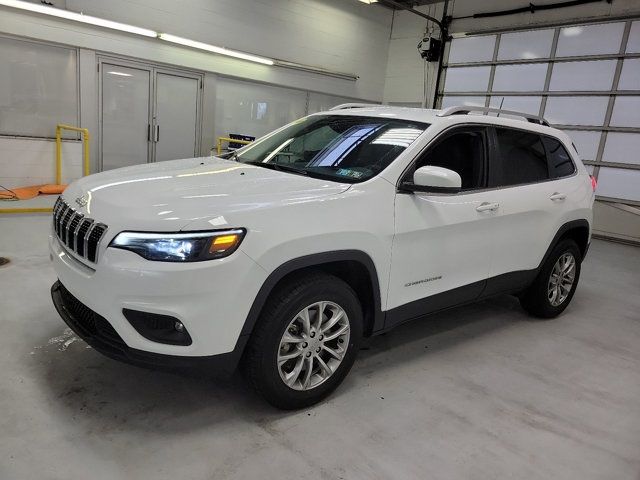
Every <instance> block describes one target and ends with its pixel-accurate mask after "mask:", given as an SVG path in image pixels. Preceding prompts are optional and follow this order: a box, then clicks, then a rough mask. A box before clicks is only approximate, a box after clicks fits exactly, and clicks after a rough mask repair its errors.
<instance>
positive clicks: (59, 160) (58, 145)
mask: <svg viewBox="0 0 640 480" xmlns="http://www.w3.org/2000/svg"><path fill="white" fill-rule="evenodd" d="M61 183H62V130H61V129H60V125H58V126H56V185H60V184H61Z"/></svg>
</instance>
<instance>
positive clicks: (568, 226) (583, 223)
mask: <svg viewBox="0 0 640 480" xmlns="http://www.w3.org/2000/svg"><path fill="white" fill-rule="evenodd" d="M574 228H586V229H587V231H588V232H589V233H591V225H589V222H588V221H587V220H585V219H580V220H571V221H570V222H567V223H565V224H563V225H562V226H561V227H560V228H559V229H558V231H557V232H556V234H555V236H554V237H553V240H551V243H550V244H549V248H547V251H546V252H545V254H544V256H543V257H542V260H541V261H540V264H539V265H538V268H537V269H536V271H537V272H539V271H540V269H541V268H542V266H543V265H544V263H545V262H546V261H547V258H549V255H551V250H553V249H554V248H555V246H556V245H557V244H558V242H559V241H560V238H562V236H563V235H564V234H565V233H567V232H568V231H569V230H573V229H574ZM588 249H589V242H587V245H586V247H585V250H584V255H583V256H582V258H583V260H584V257H585V256H586V255H587V250H588Z"/></svg>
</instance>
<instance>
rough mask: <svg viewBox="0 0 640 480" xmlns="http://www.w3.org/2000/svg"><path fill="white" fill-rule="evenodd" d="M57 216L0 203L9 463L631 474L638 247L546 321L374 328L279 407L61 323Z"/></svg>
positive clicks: (264, 473)
mask: <svg viewBox="0 0 640 480" xmlns="http://www.w3.org/2000/svg"><path fill="white" fill-rule="evenodd" d="M48 223H49V219H48V217H47V216H40V217H12V218H9V217H0V255H5V256H9V257H11V259H12V263H11V264H10V265H8V266H6V267H3V268H0V299H1V300H0V328H1V330H0V331H1V332H2V334H1V335H0V359H1V362H2V363H1V364H2V369H1V370H0V412H1V414H0V479H2V480H13V479H20V480H26V479H49V478H51V479H58V478H60V479H63V478H64V479H86V478H91V479H95V480H98V479H113V478H154V479H158V480H159V479H177V478H179V479H181V480H186V479H205V478H211V479H228V478H234V479H237V478H247V479H255V478H261V479H270V478H278V479H282V480H285V479H305V478H321V479H349V480H351V479H367V480H373V479H391V478H393V479H394V480H395V479H425V478H429V479H462V478H473V479H489V478H518V479H521V478H527V479H530V478H540V479H544V480H547V479H550V478H553V479H581V480H585V479H592V478H593V479H639V478H640V476H639V475H640V249H638V248H634V247H628V246H623V245H617V244H613V243H606V242H602V241H594V242H593V244H592V247H591V251H590V253H589V256H588V258H587V260H586V262H585V264H584V267H583V273H582V275H583V276H582V279H581V282H580V287H579V288H578V291H577V294H576V296H575V298H574V300H573V303H572V304H571V306H570V307H569V309H568V310H567V311H566V312H565V314H564V315H563V316H561V317H560V318H558V319H556V320H552V321H536V320H533V319H531V318H529V317H527V316H526V315H525V314H524V313H523V311H522V310H521V309H520V308H519V306H518V304H517V302H516V301H515V300H514V299H512V298H511V297H500V298H497V299H495V300H492V301H486V302H483V303H480V304H477V305H474V306H469V307H464V308H460V309H456V310H452V311H449V312H446V313H442V314H439V315H436V316H434V317H432V318H431V319H430V320H429V321H424V322H418V323H413V324H409V325H406V326H403V327H400V328H399V329H397V330H395V331H394V332H392V333H390V334H387V335H385V336H382V337H377V338H375V339H373V340H371V341H370V342H369V345H368V347H367V349H365V350H364V351H362V352H361V355H360V359H359V360H358V361H357V362H356V365H355V367H354V369H353V370H352V372H351V374H350V375H349V377H348V378H347V380H346V381H345V383H344V384H343V385H342V387H341V388H340V389H339V390H338V391H337V392H336V393H335V394H334V395H333V396H332V397H331V398H330V399H329V400H328V401H326V402H325V403H323V404H322V405H319V406H317V407H315V408H311V409H308V410H304V411H300V412H293V413H292V412H288V413H283V412H279V411H275V410H274V409H272V408H270V407H269V406H268V405H266V404H265V403H263V402H262V401H261V400H260V399H259V398H257V397H256V396H255V395H253V394H252V393H251V391H250V390H249V389H248V388H247V387H246V386H245V384H244V383H243V382H242V380H241V379H240V378H232V379H231V380H229V381H226V382H212V381H210V380H209V379H207V378H198V377H184V376H177V375H173V374H167V373H160V372H150V371H146V370H142V369H138V368H136V367H131V366H127V365H124V364H120V363H118V362H115V361H112V360H109V359H106V358H104V357H102V356H101V355H99V354H98V353H96V352H95V351H93V350H92V349H89V348H87V347H86V345H85V344H84V343H83V342H82V341H80V340H77V339H75V337H74V336H73V335H72V334H70V333H69V332H68V331H66V329H65V327H64V325H63V323H62V321H61V320H60V319H59V318H58V316H57V314H56V312H55V310H54V308H53V306H52V305H51V301H50V299H49V293H48V292H49V287H50V285H51V283H53V281H54V274H53V271H52V269H51V268H50V266H49V258H48V253H47V250H46V244H45V243H46V242H45V237H46V233H47V228H48Z"/></svg>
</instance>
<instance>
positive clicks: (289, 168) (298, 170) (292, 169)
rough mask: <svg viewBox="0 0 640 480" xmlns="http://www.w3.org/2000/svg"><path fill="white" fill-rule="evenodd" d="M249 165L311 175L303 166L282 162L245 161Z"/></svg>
mask: <svg viewBox="0 0 640 480" xmlns="http://www.w3.org/2000/svg"><path fill="white" fill-rule="evenodd" d="M245 163H247V164H248V165H256V166H258V167H264V168H270V169H271V170H280V171H282V172H291V173H297V174H298V175H309V173H308V172H307V171H306V170H302V169H301V168H296V167H292V166H290V165H284V164H282V163H263V162H245Z"/></svg>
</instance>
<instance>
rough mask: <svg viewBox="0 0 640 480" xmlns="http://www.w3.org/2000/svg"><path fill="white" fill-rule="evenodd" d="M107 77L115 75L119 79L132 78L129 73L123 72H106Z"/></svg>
mask: <svg viewBox="0 0 640 480" xmlns="http://www.w3.org/2000/svg"><path fill="white" fill-rule="evenodd" d="M107 73H108V74H109V75H117V76H119V77H133V75H131V74H130V73H124V72H107Z"/></svg>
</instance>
